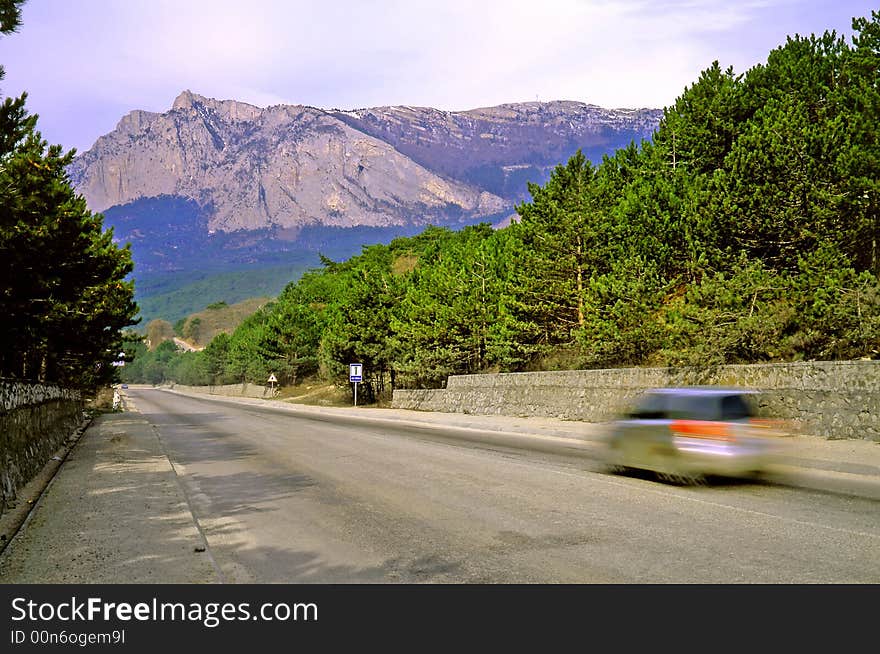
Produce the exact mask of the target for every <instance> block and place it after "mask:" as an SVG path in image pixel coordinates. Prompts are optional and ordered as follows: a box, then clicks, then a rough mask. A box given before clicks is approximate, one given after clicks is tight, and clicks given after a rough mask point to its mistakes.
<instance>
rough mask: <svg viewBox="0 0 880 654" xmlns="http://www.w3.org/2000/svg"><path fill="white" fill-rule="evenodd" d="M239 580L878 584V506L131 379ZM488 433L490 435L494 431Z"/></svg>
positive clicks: (221, 574) (213, 541)
mask: <svg viewBox="0 0 880 654" xmlns="http://www.w3.org/2000/svg"><path fill="white" fill-rule="evenodd" d="M129 393H130V395H131V396H132V397H133V400H134V403H135V405H136V407H137V409H138V410H139V411H140V412H141V414H143V416H144V417H146V418H147V419H148V420H149V421H150V422H151V423H152V424H153V425H154V426H155V428H156V430H157V433H158V435H159V437H160V441H161V443H162V446H163V447H164V449H165V451H166V453H167V454H168V456H169V457H170V459H171V461H172V463H173V465H174V468H175V470H176V472H177V475H178V477H179V479H180V481H181V482H182V484H183V487H184V489H185V491H186V495H187V497H188V500H189V504H190V507H191V509H192V512H193V515H194V517H195V520H196V523H197V526H198V528H199V529H200V530H201V531H202V533H203V534H204V536H205V539H206V540H207V543H208V549H209V552H208V554H209V555H210V556H211V557H212V559H213V562H214V564H215V568H216V570H217V575H218V579H217V581H221V582H228V583H272V582H285V583H303V582H320V583H421V582H429V583H434V582H437V583H535V582H541V583H563V582H564V583H669V582H674V583H739V582H745V583H827V582H832V583H838V582H845V583H862V582H870V583H877V582H880V566H878V565H877V560H878V554H880V521H878V520H877V515H878V508H880V503H878V502H877V501H876V500H872V499H869V498H860V497H853V496H848V495H842V494H835V493H824V492H818V491H810V490H806V489H798V488H789V487H784V486H776V485H772V484H758V483H730V484H724V485H713V486H710V487H699V488H684V487H675V486H666V485H661V484H658V483H656V482H654V481H651V480H649V479H646V478H644V479H643V478H638V477H622V476H613V475H608V474H605V473H604V472H603V471H602V469H601V467H600V464H599V463H597V462H596V461H595V460H593V459H591V458H590V457H589V456H585V452H583V451H579V450H574V451H573V450H571V448H564V447H559V448H557V449H555V450H554V447H553V446H552V443H551V444H550V445H548V443H549V441H545V442H543V445H542V447H541V448H539V449H531V448H528V447H525V446H521V445H516V446H507V445H505V444H503V443H502V444H499V443H498V442H497V440H496V441H494V442H490V441H486V442H484V441H483V440H481V437H480V435H479V434H478V433H476V432H472V433H471V434H470V436H469V437H468V438H467V439H462V438H461V437H460V435H456V434H455V433H453V432H450V434H451V435H445V434H443V433H442V432H439V431H437V430H429V429H417V428H413V427H410V426H407V425H401V426H400V427H399V428H393V427H388V426H382V425H373V424H370V423H358V422H356V421H348V422H335V419H333V418H332V417H328V416H320V415H313V416H303V417H300V416H298V415H294V414H291V413H289V412H282V411H279V410H277V409H266V408H260V407H257V406H249V405H240V404H235V403H233V402H228V401H222V400H219V401H215V400H207V399H202V398H195V397H191V396H184V395H179V394H175V393H168V392H163V391H159V390H131V391H130V392H129ZM487 436H488V435H487Z"/></svg>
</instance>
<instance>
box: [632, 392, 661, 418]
mask: <svg viewBox="0 0 880 654" xmlns="http://www.w3.org/2000/svg"><path fill="white" fill-rule="evenodd" d="M629 417H630V418H635V419H637V420H662V419H663V418H665V417H666V396H665V395H663V394H662V393H647V394H645V395H643V396H642V397H641V398H639V401H638V402H637V403H636V405H635V408H633V410H632V411H630V414H629Z"/></svg>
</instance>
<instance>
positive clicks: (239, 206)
mask: <svg viewBox="0 0 880 654" xmlns="http://www.w3.org/2000/svg"><path fill="white" fill-rule="evenodd" d="M661 115H662V112H661V111H660V110H657V109H602V108H600V107H596V106H594V105H588V104H584V103H580V102H547V103H538V102H528V103H521V104H506V105H501V106H498V107H490V108H483V109H473V110H470V111H460V112H449V111H440V110H437V109H431V108H425V107H408V106H407V107H403V106H397V107H377V108H370V109H358V110H352V111H342V110H338V109H331V110H325V109H318V108H315V107H308V106H302V105H277V106H272V107H267V108H259V107H255V106H252V105H249V104H245V103H242V102H237V101H234V100H214V99H210V98H205V97H202V96H200V95H197V94H195V93H192V92H190V91H184V92H183V93H181V94H180V95H179V96H178V97H177V99H176V100H175V101H174V104H173V106H172V107H171V109H170V110H169V111H166V112H164V113H154V112H148V111H139V110H136V111H132V112H130V113H129V114H127V115H126V116H124V117H123V118H122V119H121V120H120V121H119V124H118V125H117V126H116V129H115V130H113V131H112V132H111V133H109V134H106V135H105V136H102V137H100V138H99V139H98V140H97V141H96V142H95V144H94V146H93V147H92V148H91V149H90V150H88V151H87V152H85V153H84V154H82V155H80V156H78V157H77V158H76V159H75V160H74V162H73V163H72V164H71V166H70V168H69V170H68V173H69V176H70V179H71V182H72V183H73V184H74V186H75V187H76V188H77V190H78V191H79V192H80V193H82V194H83V196H84V197H85V199H86V202H87V203H88V206H89V208H90V209H92V210H93V211H100V212H102V213H103V214H104V218H105V224H106V225H108V226H111V227H113V228H114V233H115V236H116V237H117V240H119V241H121V242H130V243H131V244H132V253H133V257H134V261H135V277H136V280H137V282H138V283H137V285H136V289H138V290H137V299H138V301H139V302H140V303H141V306H142V312H143V314H144V317H145V318H153V317H164V318H166V319H171V320H172V321H173V320H174V319H176V318H177V317H180V316H183V315H186V314H188V313H192V312H194V311H198V310H200V309H202V308H204V306H206V305H207V304H209V303H211V302H217V301H226V302H229V303H232V302H236V301H238V300H241V299H244V298H246V297H251V296H253V295H273V294H275V293H277V292H278V291H280V289H281V288H283V286H284V284H285V283H286V281H289V280H290V274H291V271H292V270H302V269H304V268H306V267H308V266H312V265H316V264H317V262H318V252H320V253H322V254H324V255H326V256H330V257H331V258H337V259H340V258H347V257H348V256H351V255H352V254H357V253H358V252H360V248H361V246H362V245H363V244H368V243H377V242H388V241H390V240H391V239H392V238H395V237H397V236H410V235H414V234H416V233H418V232H419V231H421V230H422V229H423V228H424V226H425V225H427V224H434V225H446V226H451V227H460V226H463V225H466V224H474V223H476V222H491V223H493V224H496V225H503V224H506V223H507V222H509V220H510V217H511V215H512V214H513V213H514V211H515V206H516V204H517V203H518V202H521V201H522V200H524V199H527V198H528V188H527V182H536V183H543V182H544V181H545V180H546V179H547V177H548V176H549V173H550V171H551V170H552V169H553V167H555V166H556V165H558V164H560V163H564V162H565V161H566V160H567V159H568V158H569V157H570V156H571V155H572V154H573V153H574V152H575V151H576V150H578V149H581V150H583V151H584V153H585V154H586V155H587V156H588V157H590V158H591V159H592V160H594V161H598V160H600V159H601V157H602V155H604V154H608V153H611V152H613V151H614V150H615V149H617V148H619V147H622V146H625V145H628V144H629V143H630V142H631V141H633V140H635V141H636V142H639V141H641V140H643V139H646V138H649V137H650V136H651V135H652V133H653V131H654V129H656V127H657V125H658V123H659V121H660V118H661ZM211 275H216V276H218V279H220V280H221V281H222V283H220V282H216V281H211V280H210V279H208V277H209V276H211ZM224 275H225V277H224ZM183 284H189V285H190V287H188V290H186V289H181V286H182V285H183ZM206 289H215V292H214V291H212V292H208V291H206ZM220 289H223V290H220ZM181 290H186V292H185V293H184V294H183V295H181V293H180V291H181ZM148 296H149V297H151V298H152V299H151V302H145V299H146V298H147V297H148ZM201 301H204V304H202V305H200V306H199V305H198V304H197V303H198V302H201ZM147 307H150V308H149V309H147ZM171 307H173V309H172V308H171Z"/></svg>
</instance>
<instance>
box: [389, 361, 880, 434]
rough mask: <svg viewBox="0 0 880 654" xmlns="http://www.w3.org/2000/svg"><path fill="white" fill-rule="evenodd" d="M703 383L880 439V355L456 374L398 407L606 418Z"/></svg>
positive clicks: (397, 394) (401, 398)
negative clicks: (649, 393)
mask: <svg viewBox="0 0 880 654" xmlns="http://www.w3.org/2000/svg"><path fill="white" fill-rule="evenodd" d="M702 384H706V385H721V386H736V387H744V388H751V389H755V390H760V391H763V393H762V394H761V399H760V406H759V411H760V413H761V414H762V415H765V416H772V417H776V418H781V419H784V420H788V421H791V422H792V423H793V424H794V425H796V427H797V429H798V430H799V431H801V432H803V433H810V434H814V435H818V436H823V437H825V438H840V439H842V438H856V439H864V440H870V441H877V442H880V361H811V362H799V363H779V364H756V365H731V366H719V367H716V368H709V369H703V368H700V369H697V368H679V369H672V368H624V369H609V370H566V371H558V372H532V373H507V374H495V375H456V376H451V377H449V380H448V382H447V385H446V388H445V389H443V390H395V391H394V399H393V401H392V406H393V407H394V408H399V409H416V410H422V411H447V412H453V413H472V414H483V415H493V414H494V415H513V416H545V417H555V418H562V419H564V420H583V421H587V422H604V421H606V420H610V419H613V418H614V417H616V416H617V415H619V413H620V412H621V411H622V410H623V409H624V408H625V407H626V406H628V405H629V404H630V403H631V402H632V401H633V399H635V397H636V396H638V395H639V394H640V393H641V392H643V391H644V390H646V389H648V388H656V387H661V386H688V385H702Z"/></svg>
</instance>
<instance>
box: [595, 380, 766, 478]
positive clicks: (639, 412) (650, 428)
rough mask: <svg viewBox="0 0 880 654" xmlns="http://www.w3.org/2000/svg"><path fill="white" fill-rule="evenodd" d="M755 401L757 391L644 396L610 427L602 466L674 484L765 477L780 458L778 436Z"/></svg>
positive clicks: (667, 391)
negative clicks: (644, 473) (642, 472)
mask: <svg viewBox="0 0 880 654" xmlns="http://www.w3.org/2000/svg"><path fill="white" fill-rule="evenodd" d="M756 397H757V392H756V391H749V390H743V389H737V388H720V387H682V388H658V389H653V390H650V391H647V392H646V393H644V394H643V395H642V396H641V397H640V398H639V400H638V401H637V402H636V404H635V406H634V407H633V409H632V410H631V411H630V412H629V413H628V414H627V415H625V416H623V417H622V418H621V419H620V420H617V421H615V422H614V425H613V429H612V432H611V434H610V436H609V438H608V441H607V450H606V455H607V463H608V464H609V465H610V466H611V468H612V469H613V470H615V471H625V470H627V469H632V468H635V469H641V470H649V471H653V472H654V473H656V475H657V476H658V477H659V478H660V479H661V480H662V481H666V482H669V483H677V484H698V483H703V482H705V481H706V479H707V478H708V477H712V476H720V477H747V476H754V475H757V474H760V473H761V472H765V471H766V470H767V468H768V466H769V465H770V464H772V463H773V462H775V461H777V460H778V458H779V455H780V453H781V451H780V445H781V443H780V440H779V438H778V437H779V436H780V435H782V434H781V432H779V431H778V430H777V429H776V428H775V425H774V421H771V420H765V419H761V418H758V417H757V416H756V415H755V400H756Z"/></svg>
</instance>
